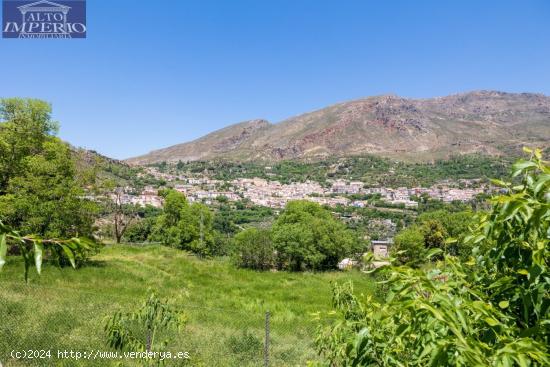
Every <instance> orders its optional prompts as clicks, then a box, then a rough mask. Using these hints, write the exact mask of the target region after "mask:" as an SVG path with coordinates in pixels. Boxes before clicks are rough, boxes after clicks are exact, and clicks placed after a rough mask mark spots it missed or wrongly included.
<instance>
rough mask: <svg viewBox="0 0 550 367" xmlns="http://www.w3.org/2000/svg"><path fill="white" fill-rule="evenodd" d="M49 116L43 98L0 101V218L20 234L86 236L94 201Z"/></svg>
mask: <svg viewBox="0 0 550 367" xmlns="http://www.w3.org/2000/svg"><path fill="white" fill-rule="evenodd" d="M50 115H51V106H50V105H49V104H47V103H45V102H43V101H39V100H34V99H18V98H12V99H2V100H0V219H2V220H3V221H4V223H6V224H8V225H10V226H11V227H12V228H17V229H18V230H19V231H20V232H21V233H23V234H24V235H27V234H33V235H39V236H44V237H50V238H70V237H78V236H88V237H90V236H91V234H92V224H93V221H94V218H95V216H96V215H97V206H96V205H95V203H94V202H92V201H91V200H88V199H86V198H85V196H86V192H85V191H84V190H83V189H82V186H83V184H84V182H83V180H84V179H85V175H81V174H79V172H77V169H76V166H75V162H74V158H73V155H72V152H71V149H70V147H69V146H68V145H67V144H65V143H63V142H62V141H61V140H60V139H58V138H56V137H54V133H55V132H56V129H57V123H55V122H53V121H52V120H51V116H50ZM86 179H88V178H87V177H86Z"/></svg>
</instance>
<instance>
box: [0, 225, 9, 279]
mask: <svg viewBox="0 0 550 367" xmlns="http://www.w3.org/2000/svg"><path fill="white" fill-rule="evenodd" d="M7 253H8V244H7V241H6V234H3V235H1V236H0V270H2V267H3V266H4V264H5V263H6V255H7Z"/></svg>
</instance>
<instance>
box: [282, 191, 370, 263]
mask: <svg viewBox="0 0 550 367" xmlns="http://www.w3.org/2000/svg"><path fill="white" fill-rule="evenodd" d="M272 238H273V243H274V246H275V250H276V251H277V262H278V266H279V267H280V268H282V269H290V270H294V271H299V270H305V269H311V270H326V269H335V268H336V266H337V264H338V262H339V261H340V260H341V259H342V258H344V257H346V256H353V255H355V254H356V252H357V251H360V248H359V242H358V240H357V238H356V237H355V236H354V235H353V233H352V232H351V231H350V230H348V229H347V228H346V227H345V225H344V224H343V223H341V222H339V221H338V220H337V219H335V218H334V217H333V216H332V215H331V213H330V212H329V211H328V210H326V209H323V208H322V207H321V206H320V205H319V204H316V203H312V202H310V201H303V200H298V201H291V202H289V203H288V204H287V206H286V208H285V210H284V212H283V213H282V214H281V215H280V216H279V217H278V218H277V220H276V221H275V223H274V224H273V227H272Z"/></svg>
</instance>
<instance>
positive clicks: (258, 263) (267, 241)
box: [232, 228, 275, 270]
mask: <svg viewBox="0 0 550 367" xmlns="http://www.w3.org/2000/svg"><path fill="white" fill-rule="evenodd" d="M232 257H233V261H234V262H235V264H236V265H237V266H240V267H243V268H249V269H256V270H268V269H271V268H273V266H274V264H275V249H274V247H273V242H272V241H271V235H270V233H269V231H268V230H265V229H257V228H248V229H245V230H244V231H242V232H239V233H238V234H237V235H235V237H234V239H233V255H232Z"/></svg>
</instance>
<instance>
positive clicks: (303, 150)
mask: <svg viewBox="0 0 550 367" xmlns="http://www.w3.org/2000/svg"><path fill="white" fill-rule="evenodd" d="M522 145H537V146H541V147H543V148H546V147H548V146H550V97H548V96H545V95H543V94H538V93H507V92H500V91H488V90H480V91H472V92H466V93H458V94H453V95H449V96H443V97H435V98H423V99H410V98H403V97H399V96H396V95H382V96H372V97H366V98H361V99H356V100H352V101H347V102H340V103H337V104H334V105H330V106H328V107H325V108H322V109H319V110H314V111H311V112H307V113H304V114H301V115H297V116H294V117H290V118H288V119H285V120H283V121H281V122H278V123H275V124H273V123H270V122H268V121H266V120H262V119H256V120H250V121H244V122H240V123H237V124H233V125H229V126H227V127H225V128H222V129H220V130H216V131H213V132H211V133H209V134H207V135H204V136H202V137H200V138H198V139H196V140H193V141H190V142H186V143H182V144H177V145H173V146H170V147H167V148H163V149H158V150H155V151H152V152H150V153H148V154H145V155H142V156H138V157H134V158H129V159H127V160H126V162H128V163H130V164H151V163H158V162H161V161H167V162H177V161H180V160H181V161H195V160H212V159H229V160H236V161H239V160H243V161H246V160H267V161H272V160H275V161H276V160H283V159H303V158H323V157H327V156H353V155H363V154H375V155H379V156H384V157H390V158H398V159H403V160H418V161H425V160H430V159H434V158H445V157H449V156H451V155H456V154H470V153H483V154H489V155H502V154H506V153H507V152H509V151H511V150H516V149H518V148H520V147H521V146H522Z"/></svg>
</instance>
